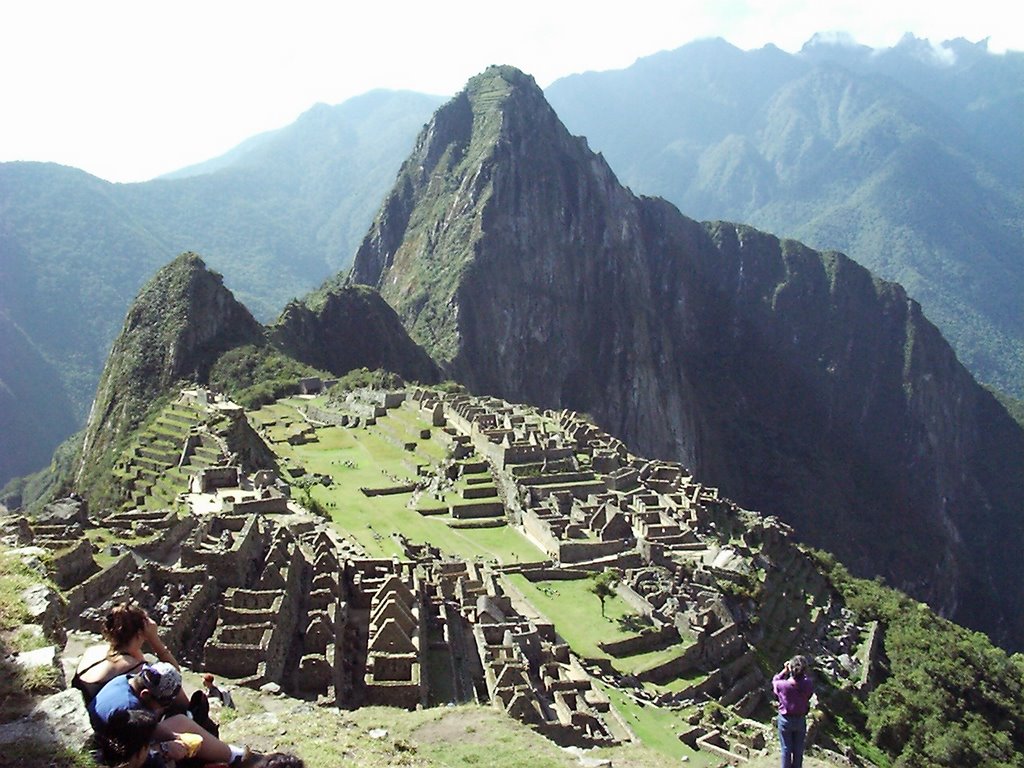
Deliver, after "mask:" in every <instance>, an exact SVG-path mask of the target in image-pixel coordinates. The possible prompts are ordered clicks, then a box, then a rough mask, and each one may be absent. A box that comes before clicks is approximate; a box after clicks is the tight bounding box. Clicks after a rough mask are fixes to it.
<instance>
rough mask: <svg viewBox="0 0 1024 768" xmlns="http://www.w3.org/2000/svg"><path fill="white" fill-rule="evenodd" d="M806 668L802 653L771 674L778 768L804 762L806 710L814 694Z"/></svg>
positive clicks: (808, 666) (788, 767)
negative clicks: (775, 705)
mask: <svg viewBox="0 0 1024 768" xmlns="http://www.w3.org/2000/svg"><path fill="white" fill-rule="evenodd" d="M810 668H811V665H810V663H809V662H808V661H807V657H806V656H794V657H793V658H792V659H790V660H789V661H787V662H786V663H785V665H784V666H783V668H782V671H781V672H779V673H778V674H777V675H775V677H773V678H772V690H773V691H774V692H775V698H776V699H778V707H779V744H780V746H781V748H782V768H801V766H802V765H803V763H804V739H805V737H806V736H807V712H808V711H809V710H810V706H811V696H813V695H814V681H813V680H812V679H811V675H810Z"/></svg>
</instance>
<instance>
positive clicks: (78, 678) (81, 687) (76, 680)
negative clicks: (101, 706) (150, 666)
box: [71, 653, 146, 706]
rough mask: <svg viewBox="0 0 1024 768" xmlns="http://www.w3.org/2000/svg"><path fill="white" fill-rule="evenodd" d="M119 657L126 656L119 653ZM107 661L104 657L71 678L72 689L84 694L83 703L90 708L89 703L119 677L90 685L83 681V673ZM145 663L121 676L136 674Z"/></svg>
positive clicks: (142, 662)
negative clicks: (105, 686) (104, 687)
mask: <svg viewBox="0 0 1024 768" xmlns="http://www.w3.org/2000/svg"><path fill="white" fill-rule="evenodd" d="M118 656H124V654H123V653H119V654H118ZM106 660H107V657H106V656H104V657H103V658H102V659H99V660H97V661H94V662H93V663H92V664H90V665H89V666H88V667H86V668H85V669H79V670H76V672H75V675H74V677H72V678H71V687H72V688H76V689H77V690H78V691H80V692H81V694H82V701H83V702H84V703H85V705H86V706H89V702H90V701H92V700H93V699H95V698H96V694H97V693H99V692H100V691H101V690H102V689H103V686H104V685H106V684H107V683H109V682H110V681H111V680H113V679H114V678H115V677H117V675H112V676H111V677H108V678H107V679H106V680H102V681H100V682H98V683H90V682H87V681H85V680H83V679H82V673H83V672H88V671H89V670H90V669H92V668H93V667H95V666H98V665H100V664H102V663H103V662H104V661H106ZM145 663H146V662H144V661H140V662H139V663H138V664H136V665H135V666H134V667H132V668H131V669H129V670H128V671H127V672H122V673H121V674H122V675H127V674H130V673H132V672H134V671H135V670H137V669H138V668H139V667H141V666H142V665H143V664H145Z"/></svg>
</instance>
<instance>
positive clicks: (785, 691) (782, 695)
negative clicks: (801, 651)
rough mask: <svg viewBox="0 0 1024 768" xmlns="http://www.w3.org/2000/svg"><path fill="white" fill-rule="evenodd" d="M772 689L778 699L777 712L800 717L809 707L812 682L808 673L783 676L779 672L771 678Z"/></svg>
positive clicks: (812, 691)
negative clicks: (796, 675) (797, 675)
mask: <svg viewBox="0 0 1024 768" xmlns="http://www.w3.org/2000/svg"><path fill="white" fill-rule="evenodd" d="M772 690H774V691H775V698H777V699H778V700H779V714H780V715H793V716H796V717H800V716H803V715H806V714H807V710H808V709H810V702H811V695H812V694H813V693H814V682H813V681H812V680H811V676H810V675H800V677H784V676H783V673H782V672H779V674H777V675H776V676H775V677H773V678H772Z"/></svg>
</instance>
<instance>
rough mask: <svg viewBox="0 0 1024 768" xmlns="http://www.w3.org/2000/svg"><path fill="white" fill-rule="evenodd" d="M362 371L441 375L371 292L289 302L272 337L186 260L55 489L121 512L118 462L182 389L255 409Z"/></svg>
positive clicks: (155, 300)
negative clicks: (221, 394) (303, 384)
mask: <svg viewBox="0 0 1024 768" xmlns="http://www.w3.org/2000/svg"><path fill="white" fill-rule="evenodd" d="M360 368H367V369H373V370H376V369H381V370H386V371H390V372H394V373H395V374H398V375H400V376H404V377H405V378H407V379H409V380H417V381H422V382H424V383H436V382H437V381H438V379H439V375H440V372H439V370H438V368H437V366H436V365H434V363H433V361H432V360H431V359H430V358H429V357H428V356H427V354H426V353H425V352H424V351H423V350H422V349H421V348H419V347H418V346H417V345H416V344H415V343H414V342H413V341H412V340H411V339H410V338H409V336H408V335H407V334H406V332H405V330H404V329H403V328H402V325H401V322H400V321H399V319H398V316H397V315H396V314H395V312H394V310H392V309H391V308H390V307H389V306H388V305H387V304H386V303H385V302H384V301H383V300H382V299H381V298H380V296H379V295H377V293H376V292H375V291H372V290H370V289H367V288H340V287H334V288H326V287H325V288H324V289H322V290H319V291H315V292H313V293H311V294H310V295H309V296H307V297H306V298H305V299H304V300H303V301H293V302H291V303H290V304H289V305H288V307H286V308H285V311H284V312H283V313H282V314H281V316H280V317H279V318H278V319H277V321H276V322H275V323H274V324H272V325H271V326H269V327H265V326H262V325H260V323H259V322H258V321H257V320H256V319H255V318H254V317H253V316H252V314H251V313H250V312H249V310H248V309H247V308H246V307H245V306H244V305H243V304H242V303H241V302H239V301H238V300H237V299H236V298H235V296H234V294H233V293H232V292H231V291H230V290H229V289H228V288H227V287H226V286H225V285H224V281H223V277H222V276H221V275H220V274H218V273H216V272H214V271H212V270H210V269H209V268H208V267H207V265H206V263H205V262H204V261H203V259H202V258H201V257H200V256H199V255H197V254H195V253H191V252H188V253H183V254H181V255H179V256H177V257H176V258H175V259H173V260H172V261H170V262H169V263H168V264H166V265H165V266H163V267H162V268H161V269H160V270H159V271H158V272H157V273H156V275H155V276H154V277H153V278H152V279H151V280H149V281H148V282H147V283H146V284H145V285H144V286H143V287H142V289H141V290H140V291H139V294H138V296H137V297H136V298H135V300H134V301H133V302H132V304H131V306H130V307H129V308H128V312H127V315H126V317H125V320H124V325H123V327H122V329H121V332H120V333H119V334H118V337H117V339H116V340H115V341H114V346H113V349H112V350H111V353H110V356H109V357H108V359H107V362H106V364H105V366H104V369H103V374H102V376H101V377H100V383H99V387H98V388H97V390H96V397H95V399H94V401H93V405H92V408H91V410H90V413H89V421H88V423H87V425H86V428H85V432H84V436H83V439H82V444H81V447H80V450H79V453H78V455H77V456H76V459H75V461H74V472H73V475H74V476H73V478H63V477H59V478H56V480H55V483H54V484H56V485H58V486H61V487H70V486H72V485H73V486H74V487H75V488H76V490H78V491H79V492H81V493H83V494H84V495H85V496H87V497H89V498H90V499H91V500H92V503H94V504H111V505H112V504H114V503H116V501H117V491H116V487H115V486H116V482H112V481H111V475H112V470H113V464H114V460H115V458H116V456H117V455H119V452H120V451H122V450H123V449H124V446H125V445H126V444H127V442H129V441H130V439H131V438H132V436H133V435H135V434H136V432H137V431H138V430H139V428H140V426H142V425H143V424H144V423H145V422H146V421H147V419H150V418H152V416H153V414H154V413H155V412H157V411H159V410H160V408H161V407H162V406H164V405H166V402H165V401H166V398H167V397H168V395H169V393H171V394H174V393H176V392H177V390H178V389H179V388H180V387H181V386H185V385H188V384H199V385H203V386H208V385H213V386H215V387H217V388H218V389H221V390H223V391H227V392H230V393H231V394H232V396H233V397H235V399H236V400H238V401H239V402H240V403H242V404H244V405H246V406H250V407H258V406H259V405H260V404H262V403H265V402H270V401H272V400H275V399H276V398H278V397H281V396H284V395H290V394H295V393H297V392H298V391H299V381H300V379H302V378H304V377H313V378H318V379H320V380H322V379H323V378H326V377H328V376H332V375H333V376H335V377H338V376H343V375H344V374H346V373H349V372H350V371H353V370H355V369H360ZM23 501H24V502H26V503H28V502H34V501H35V500H34V499H23ZM33 506H37V505H33Z"/></svg>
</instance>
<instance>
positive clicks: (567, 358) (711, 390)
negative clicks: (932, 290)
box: [349, 67, 1024, 647]
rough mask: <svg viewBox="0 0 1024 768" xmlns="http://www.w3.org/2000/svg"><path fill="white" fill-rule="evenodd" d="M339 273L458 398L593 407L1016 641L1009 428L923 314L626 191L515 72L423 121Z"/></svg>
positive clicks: (817, 263)
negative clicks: (442, 370) (375, 300)
mask: <svg viewBox="0 0 1024 768" xmlns="http://www.w3.org/2000/svg"><path fill="white" fill-rule="evenodd" d="M349 281H350V282H351V283H354V284H367V285H371V286H375V287H379V289H380V291H381V293H382V295H383V296H384V298H385V299H386V300H387V301H388V302H389V303H390V304H391V305H392V306H393V307H394V308H395V309H396V310H397V312H398V314H399V316H400V317H401V318H402V320H403V322H404V323H405V325H406V327H407V328H408V329H409V332H410V334H411V336H412V337H413V339H415V340H416V341H418V342H419V343H420V344H422V345H423V346H424V347H425V348H426V350H427V351H428V352H429V353H431V354H432V356H433V357H434V358H435V360H437V361H438V362H439V363H441V364H442V366H444V367H446V368H447V369H448V372H449V374H450V375H451V376H453V377H454V378H456V379H457V380H459V381H461V382H463V383H465V384H466V385H467V386H469V387H470V388H471V389H472V390H473V391H477V392H481V393H490V394H496V395H499V396H501V397H505V398H508V399H511V400H518V401H525V402H530V403H533V404H536V405H538V406H541V407H551V408H555V407H568V408H573V409H576V410H580V411H586V412H589V413H591V414H593V415H594V417H595V418H596V419H597V420H598V422H599V423H600V424H601V425H602V426H603V427H604V428H606V429H608V430H609V431H611V432H612V433H614V434H618V435H620V436H621V437H622V438H624V439H625V440H626V441H627V443H628V444H629V445H630V446H632V447H633V448H634V449H636V450H638V451H640V452H643V453H646V454H648V455H653V456H657V457H661V458H672V459H677V460H680V461H682V462H683V463H684V465H686V466H687V467H689V468H691V469H692V470H693V471H694V472H695V474H696V476H697V477H699V478H701V480H702V481H703V482H708V483H712V484H714V485H717V486H719V487H721V488H722V489H723V491H724V492H725V493H726V494H728V495H729V496H730V497H732V498H734V499H736V500H737V501H738V502H739V503H741V504H742V505H744V506H746V507H749V508H754V509H759V510H761V511H763V512H765V513H770V514H777V515H779V516H780V517H781V518H783V519H784V520H786V521H788V522H790V523H792V524H793V525H795V527H796V528H797V529H798V530H799V531H800V532H801V535H802V536H803V537H805V538H806V540H807V541H809V542H811V543H813V544H815V545H818V546H822V547H825V548H828V549H830V550H832V551H834V552H836V554H837V555H838V556H839V557H840V558H841V559H843V560H844V561H845V562H847V563H849V564H850V565H851V566H852V567H853V568H854V569H855V570H856V571H857V572H859V573H862V574H881V575H883V576H885V577H886V578H887V579H889V580H891V582H892V583H893V584H895V585H897V586H899V587H900V588H903V589H905V590H906V591H908V592H909V593H910V594H912V595H914V596H917V597H918V598H920V599H924V600H927V601H928V602H929V603H931V604H932V605H933V606H935V607H936V608H937V609H939V610H940V611H943V612H944V613H946V614H948V615H950V616H952V617H954V618H956V619H957V620H959V621H961V622H962V623H965V624H967V625H968V626H971V627H974V628H977V629H982V630H984V631H986V632H988V633H989V634H990V635H991V636H992V637H994V638H997V639H998V640H999V641H1000V642H1003V643H1006V644H1007V645H1008V646H1010V647H1020V646H1021V644H1022V641H1024V633H1022V624H1021V618H1020V611H1019V610H1018V609H1019V607H1020V606H1019V602H1020V599H1021V596H1020V592H1019V589H1017V586H1016V585H1017V584H1018V583H1019V579H1020V576H1021V573H1020V571H1021V568H1022V565H1021V562H1020V558H1019V557H1018V551H1017V545H1016V543H1015V542H1016V541H1017V540H1018V539H1019V535H1020V534H1021V533H1022V532H1024V488H1022V482H1021V478H1020V474H1019V471H1018V470H1019V467H1020V466H1021V465H1022V461H1024V434H1022V431H1021V429H1020V427H1019V425H1017V424H1016V423H1015V422H1014V421H1013V420H1012V419H1011V418H1010V416H1009V415H1008V414H1007V412H1006V411H1005V409H1004V408H1003V407H1002V406H1000V405H999V404H998V402H997V401H996V400H995V398H994V397H992V396H991V395H990V394H989V393H988V392H987V391H986V390H985V389H983V388H982V387H981V386H979V385H978V384H977V383H976V382H975V381H974V380H973V379H972V378H971V376H970V374H969V373H968V372H967V371H966V370H965V369H964V368H963V366H962V365H961V364H960V363H959V362H958V361H957V359H956V356H955V355H954V353H953V351H952V350H951V349H950V347H949V345H948V344H947V343H946V342H945V341H944V340H943V338H942V336H941V334H940V333H939V332H938V331H937V330H936V329H935V327H934V326H933V325H932V324H931V323H929V322H928V321H927V319H925V317H924V316H923V314H922V312H921V308H920V306H919V305H918V304H917V303H916V302H914V301H913V300H911V299H910V298H908V296H907V294H906V292H905V291H904V290H903V289H902V288H901V287H900V286H899V285H896V284H893V283H887V282H884V281H882V280H880V279H878V278H876V277H874V276H872V275H871V274H870V273H869V272H868V271H867V270H865V269H864V268H862V267H860V266H859V265H857V264H855V263H854V262H852V261H851V260H850V259H848V258H846V257H845V256H843V255H841V254H839V253H835V252H817V251H814V250H811V249H810V248H808V247H806V246H804V245H801V244H800V243H797V242H795V241H791V240H779V239H777V238H776V237H774V236H772V235H769V234H765V233H762V232H759V231H757V230H754V229H752V228H749V227H746V226H742V225H736V224H729V223H722V222H717V223H706V224H700V223H698V222H695V221H693V220H691V219H689V218H686V217H685V216H683V215H681V214H680V213H679V211H678V210H676V209H675V208H674V207H673V206H672V205H670V204H669V203H666V202H664V201H662V200H659V199H652V198H638V197H636V196H634V195H633V194H632V193H631V192H630V191H629V190H627V189H626V188H624V187H622V186H621V185H620V184H619V183H618V181H617V179H616V178H615V176H614V174H613V173H612V171H611V169H610V168H609V167H608V165H607V163H606V162H605V161H604V159H603V158H602V157H600V156H599V155H595V154H594V153H593V152H591V151H590V150H589V148H588V147H587V143H586V141H585V140H584V139H580V138H575V137H572V136H570V135H569V133H568V131H567V130H566V129H565V128H564V126H563V125H562V124H561V123H560V122H559V120H558V118H557V116H556V115H555V113H554V111H553V110H552V109H551V107H550V106H549V105H548V104H547V102H546V101H545V99H544V95H543V93H542V92H541V91H540V89H539V88H538V87H537V86H536V84H535V83H534V82H533V80H532V78H530V77H528V76H526V75H524V74H523V73H521V72H519V71H517V70H515V69H513V68H509V67H497V68H492V69H490V70H488V71H487V72H486V73H484V74H483V75H480V76H478V77H476V78H474V79H472V80H471V81H470V83H469V85H468V86H467V88H466V89H465V90H464V91H463V92H461V93H460V94H459V95H458V96H456V97H455V98H454V99H453V100H452V101H450V102H449V103H448V104H447V105H445V106H444V107H443V108H442V109H440V110H438V112H437V113H436V114H435V117H434V119H433V120H432V121H431V123H430V124H429V125H428V126H427V127H426V128H425V129H424V131H423V132H422V133H421V134H420V138H419V140H418V141H417V144H416V148H415V150H414V152H413V154H412V156H411V157H410V158H409V159H408V160H407V161H406V163H405V164H404V165H403V167H402V170H401V172H400V173H399V176H398V179H397V181H396V183H395V186H394V189H393V190H392V192H391V194H390V195H389V196H388V197H387V199H386V200H385V202H384V204H383V206H382V207H381V211H380V213H379V214H378V218H377V220H376V222H375V223H374V225H373V227H372V229H371V230H370V233H369V234H368V235H367V237H366V239H365V240H364V242H363V244H362V246H361V247H360V249H359V251H358V253H357V255H356V260H355V263H354V265H353V268H352V271H351V273H350V275H349Z"/></svg>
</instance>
